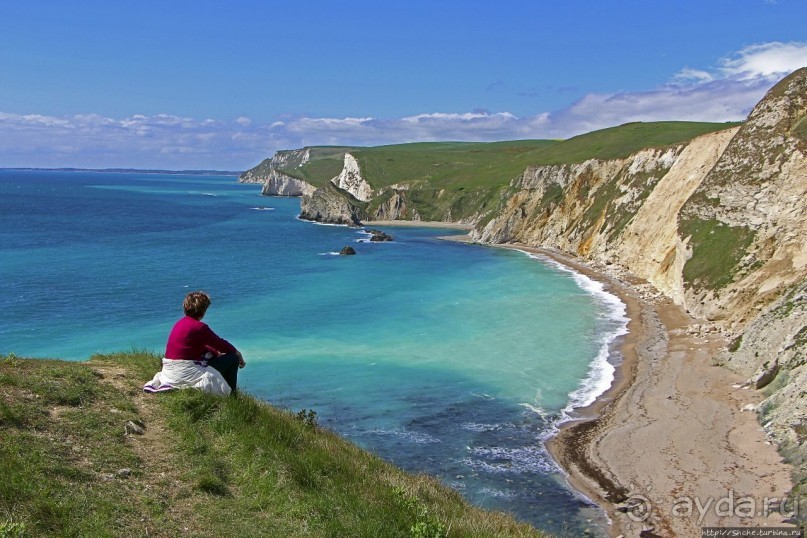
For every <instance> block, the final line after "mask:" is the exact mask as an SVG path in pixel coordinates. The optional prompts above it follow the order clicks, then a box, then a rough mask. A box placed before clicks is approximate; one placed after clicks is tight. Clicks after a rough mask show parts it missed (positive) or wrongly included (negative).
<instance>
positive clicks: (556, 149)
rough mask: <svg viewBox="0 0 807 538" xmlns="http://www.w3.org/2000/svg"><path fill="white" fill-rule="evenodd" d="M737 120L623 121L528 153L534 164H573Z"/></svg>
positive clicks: (664, 143) (661, 144)
mask: <svg viewBox="0 0 807 538" xmlns="http://www.w3.org/2000/svg"><path fill="white" fill-rule="evenodd" d="M737 125H740V124H739V123H704V122H692V121H658V122H649V123H644V122H636V123H626V124H624V125H620V126H618V127H609V128H608V129H601V130H599V131H592V132H590V133H586V134H582V135H580V136H575V137H574V138H570V139H568V140H564V141H563V142H560V143H558V144H555V145H553V146H551V147H549V148H546V149H545V150H543V151H540V152H536V153H535V154H533V155H531V156H530V158H531V159H532V160H533V164H572V163H581V162H584V161H587V160H588V159H600V160H609V159H621V158H624V157H628V156H630V155H632V154H633V153H636V152H637V151H639V150H642V149H645V148H665V147H670V146H675V145H677V144H681V143H684V142H688V141H689V140H692V139H693V138H696V137H698V136H701V135H704V134H707V133H712V132H715V131H722V130H724V129H729V128H731V127H735V126H737Z"/></svg>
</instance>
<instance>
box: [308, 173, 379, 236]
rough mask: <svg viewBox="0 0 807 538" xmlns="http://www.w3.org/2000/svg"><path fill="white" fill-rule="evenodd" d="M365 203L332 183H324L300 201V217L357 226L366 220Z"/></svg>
mask: <svg viewBox="0 0 807 538" xmlns="http://www.w3.org/2000/svg"><path fill="white" fill-rule="evenodd" d="M365 207H366V204H365V203H364V202H362V201H361V200H358V199H356V198H355V197H354V196H353V195H351V194H350V193H349V192H347V191H344V190H342V189H340V188H339V187H337V186H336V185H334V184H333V183H326V184H325V185H324V186H322V187H320V188H319V189H316V190H315V191H314V192H313V193H312V194H310V195H304V196H303V197H302V200H301V202H300V210H301V211H300V218H301V219H304V220H313V221H317V222H322V223H326V224H347V225H348V226H358V225H359V224H361V221H362V220H367V218H368V215H367V212H366V210H365Z"/></svg>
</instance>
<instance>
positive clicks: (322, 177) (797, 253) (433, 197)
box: [242, 68, 807, 536]
mask: <svg viewBox="0 0 807 538" xmlns="http://www.w3.org/2000/svg"><path fill="white" fill-rule="evenodd" d="M805 126H807V68H803V69H799V70H797V71H795V72H793V73H792V74H790V75H789V76H787V77H786V78H784V79H783V80H782V81H780V82H779V83H778V84H776V85H775V86H774V87H773V88H771V89H770V90H769V91H768V93H767V94H766V96H765V97H764V98H763V99H762V100H761V101H760V102H759V103H758V104H757V105H756V106H755V107H754V109H753V110H752V111H751V113H750V114H749V116H748V118H747V120H746V121H745V122H743V123H742V124H702V123H689V122H657V123H632V124H625V125H622V126H619V127H614V128H611V129H604V130H602V131H596V132H593V133H588V134H585V135H581V136H578V137H574V138H572V139H569V140H565V141H514V142H501V143H495V144H477V143H453V142H452V143H433V144H416V145H401V146H384V147H378V148H316V147H312V148H303V149H300V150H291V151H286V152H278V153H277V154H276V155H275V157H274V158H272V159H271V160H270V159H267V160H266V161H264V162H263V163H261V165H259V166H258V167H256V168H255V169H253V170H252V171H250V172H247V173H245V174H244V175H243V176H242V180H244V181H265V183H264V193H265V194H273V191H274V190H276V189H279V188H282V189H286V190H288V189H289V186H290V185H291V186H293V188H294V190H295V191H300V192H301V193H302V194H301V196H302V202H301V209H302V212H301V218H306V219H311V220H317V221H321V222H330V223H340V224H348V225H360V224H361V223H363V222H367V221H374V225H378V222H377V221H414V223H415V224H414V225H421V226H422V225H428V222H429V221H439V222H445V223H450V224H449V225H447V226H448V227H453V226H456V225H458V224H459V225H465V226H470V227H471V228H472V229H471V231H470V233H469V234H468V235H467V236H461V235H458V236H450V237H449V238H450V239H453V240H461V239H463V238H464V240H465V241H471V242H475V243H480V244H485V245H491V246H502V247H507V248H518V249H520V250H527V251H530V250H529V249H537V250H536V251H535V252H539V253H540V254H542V255H544V256H549V257H551V258H553V259H555V260H556V261H559V262H561V263H563V264H565V265H567V266H569V267H571V268H573V269H575V270H577V271H580V272H582V273H585V274H588V275H589V276H591V278H594V279H596V280H600V281H601V282H604V283H605V284H606V285H607V288H608V290H609V291H611V292H612V293H614V294H616V295H617V296H619V297H620V298H621V299H622V301H623V302H624V303H625V304H626V305H627V311H628V317H629V318H630V320H631V321H630V324H629V327H628V328H629V334H628V335H627V336H626V337H624V339H623V340H622V342H621V345H620V347H619V349H614V350H613V351H614V353H615V354H618V355H621V358H622V364H621V366H620V368H619V370H618V372H617V377H616V379H615V381H614V384H613V386H612V387H611V389H610V390H609V391H607V392H606V393H605V394H603V395H602V396H601V397H600V398H599V400H598V401H597V402H595V403H594V404H593V405H591V406H590V407H589V408H586V409H580V410H578V411H577V412H578V414H579V418H578V419H576V420H573V421H570V423H569V424H567V425H566V426H565V427H564V428H562V430H561V431H560V433H559V434H558V436H557V438H556V439H554V440H553V441H552V442H550V443H549V448H550V450H551V452H552V454H553V455H554V457H555V458H556V459H557V461H558V462H559V463H560V464H561V465H562V466H563V467H564V468H565V469H566V470H567V472H568V477H569V482H570V484H571V485H572V486H573V487H575V488H576V489H578V490H580V491H581V492H583V493H584V494H585V495H586V496H588V497H590V498H591V499H593V500H594V501H596V502H597V503H598V504H600V505H601V506H602V507H603V508H604V509H605V511H606V512H607V514H608V515H609V518H610V519H611V521H612V522H613V525H612V528H611V530H610V532H611V534H612V535H613V536H620V535H624V536H696V535H699V534H700V531H699V529H700V528H701V527H705V526H710V525H712V526H718V525H719V526H746V527H748V526H768V527H770V526H786V525H792V524H794V523H795V524H798V522H799V521H802V522H803V521H804V514H800V513H799V511H800V509H802V510H801V511H802V512H803V511H804V510H803V508H804V506H800V505H799V504H798V501H799V500H800V498H801V492H802V491H803V490H804V488H805V487H807V465H805V462H807V448H805V447H807V443H805V440H807V418H805V417H807V414H805V413H807V393H805V392H804V391H803V389H802V387H803V386H804V383H805V382H807V363H805V361H804V356H805V354H806V353H807V327H806V326H807V244H805V242H804V237H807V159H806V158H805V156H806V155H807V130H806V128H805ZM303 187H305V188H303ZM304 190H305V191H307V192H303V191H304ZM777 450H778V452H777ZM784 499H787V500H784ZM794 503H795V504H794Z"/></svg>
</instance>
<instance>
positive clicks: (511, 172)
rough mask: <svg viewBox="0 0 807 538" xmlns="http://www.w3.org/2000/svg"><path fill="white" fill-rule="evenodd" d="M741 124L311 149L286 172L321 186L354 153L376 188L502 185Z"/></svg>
mask: <svg viewBox="0 0 807 538" xmlns="http://www.w3.org/2000/svg"><path fill="white" fill-rule="evenodd" d="M736 125H739V124H738V123H703V122H687V121H665V122H649V123H642V122H636V123H627V124H624V125H620V126H618V127H611V128H608V129H602V130H599V131H593V132H591V133H586V134H583V135H580V136H576V137H574V138H570V139H568V140H562V141H559V140H513V141H507V142H423V143H413V144H396V145H390V146H376V147H356V148H347V147H326V146H316V147H311V148H310V150H311V154H310V155H311V160H310V161H309V162H308V163H306V164H304V165H302V166H300V167H289V168H283V169H281V170H282V171H283V172H284V173H286V174H288V175H290V176H293V177H297V178H299V179H303V180H305V181H308V182H309V183H311V184H312V185H315V186H320V185H322V184H324V183H325V182H326V181H328V180H330V179H331V178H333V177H335V176H336V175H338V174H339V172H340V171H341V169H342V161H343V155H344V153H345V152H349V153H351V154H352V155H353V156H354V157H356V159H357V160H358V162H359V166H360V167H361V170H362V175H363V177H364V178H365V179H366V180H367V181H368V182H369V183H370V184H371V185H372V186H373V187H374V188H383V187H387V186H390V185H395V184H401V183H406V184H410V185H412V186H418V185H428V186H430V187H431V188H436V189H458V188H460V187H462V188H475V187H502V186H506V185H508V184H509V183H510V181H511V180H512V179H513V178H515V177H517V176H518V175H520V174H521V173H522V172H523V171H524V170H525V169H526V168H527V167H528V166H535V165H555V164H573V163H580V162H583V161H586V160H588V159H601V160H607V159H618V158H623V157H628V156H629V155H631V154H633V153H636V152H637V151H639V150H642V149H645V148H663V147H668V146H674V145H677V144H681V143H684V142H687V141H689V140H691V139H693V138H695V137H697V136H700V135H703V134H706V133H710V132H714V131H720V130H723V129H728V128H730V127H734V126H736Z"/></svg>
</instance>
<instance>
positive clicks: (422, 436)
mask: <svg viewBox="0 0 807 538" xmlns="http://www.w3.org/2000/svg"><path fill="white" fill-rule="evenodd" d="M361 435H381V436H384V437H397V438H399V439H403V440H405V441H409V442H412V443H415V444H418V445H425V444H430V443H442V441H441V440H440V439H438V438H437V437H434V436H433V435H429V434H428V433H423V432H413V431H412V430H405V429H392V430H388V429H384V428H374V429H372V430H366V431H364V432H362V433H361Z"/></svg>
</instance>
